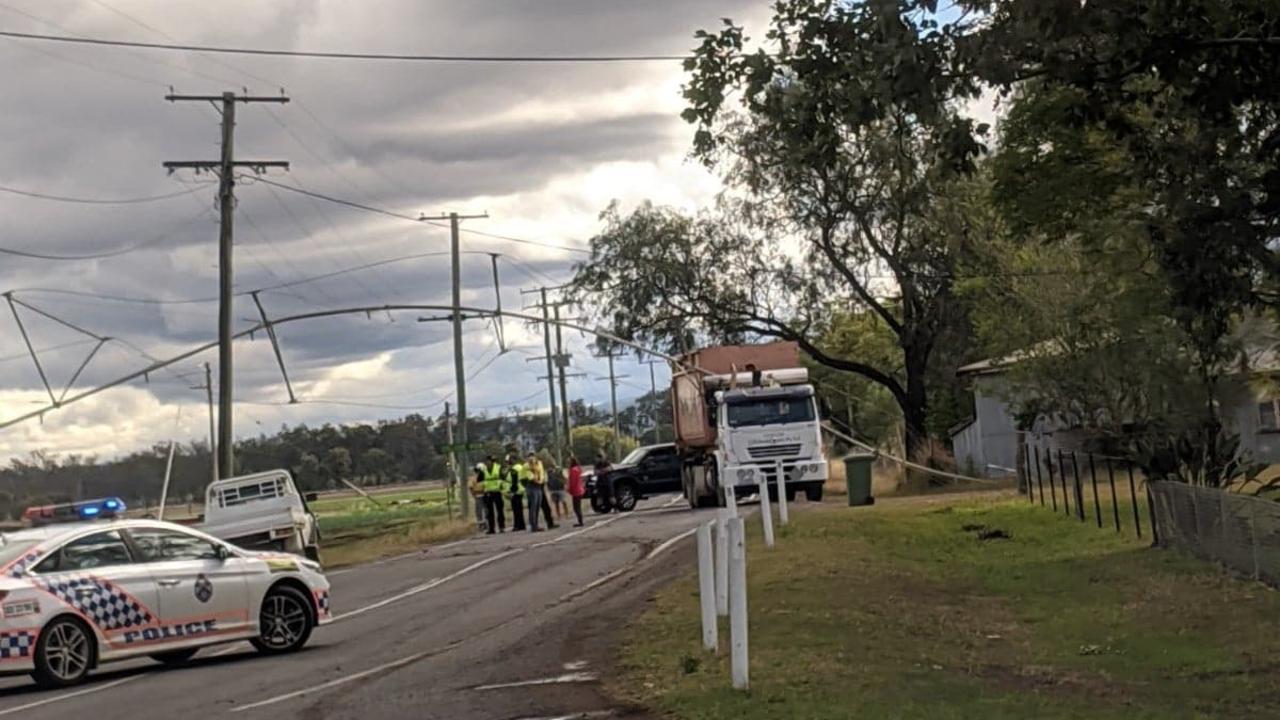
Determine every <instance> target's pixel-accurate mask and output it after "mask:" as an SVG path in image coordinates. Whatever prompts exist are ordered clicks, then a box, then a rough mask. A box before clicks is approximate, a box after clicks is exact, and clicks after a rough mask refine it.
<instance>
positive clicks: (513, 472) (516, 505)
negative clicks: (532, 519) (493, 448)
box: [502, 455, 525, 531]
mask: <svg viewBox="0 0 1280 720" xmlns="http://www.w3.org/2000/svg"><path fill="white" fill-rule="evenodd" d="M502 470H503V472H505V473H506V475H507V484H508V486H509V488H510V489H509V490H508V491H507V496H508V497H510V498H511V519H512V522H511V529H512V531H519V530H524V529H525V524H524V484H523V483H522V482H521V479H520V473H521V470H522V468H521V466H520V463H518V462H516V458H515V456H513V455H507V462H506V464H505V465H504V466H503V468H502Z"/></svg>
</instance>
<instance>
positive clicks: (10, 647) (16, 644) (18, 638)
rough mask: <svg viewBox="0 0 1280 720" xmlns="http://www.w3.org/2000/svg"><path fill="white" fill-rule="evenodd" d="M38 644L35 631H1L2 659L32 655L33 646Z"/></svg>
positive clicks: (0, 655) (0, 649) (0, 646)
mask: <svg viewBox="0 0 1280 720" xmlns="http://www.w3.org/2000/svg"><path fill="white" fill-rule="evenodd" d="M35 646H36V636H35V633H29V632H23V631H21V630H19V631H17V632H0V660H14V659H17V658H24V657H31V652H32V648H34V647H35Z"/></svg>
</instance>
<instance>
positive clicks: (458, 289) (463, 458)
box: [418, 212, 489, 518]
mask: <svg viewBox="0 0 1280 720" xmlns="http://www.w3.org/2000/svg"><path fill="white" fill-rule="evenodd" d="M487 217H489V213H481V214H479V215H459V214H458V213H456V212H451V213H449V214H448V215H437V216H428V215H421V216H419V217H418V220H420V221H422V222H430V221H432V220H448V221H449V256H450V260H451V261H452V262H451V265H452V267H451V272H450V281H451V284H452V286H453V313H452V317H451V319H452V320H453V374H454V395H455V397H456V398H457V400H458V444H459V445H461V449H459V450H457V451H456V454H455V456H454V457H455V458H456V463H455V464H456V465H457V466H458V467H459V468H462V472H463V473H465V472H466V470H465V468H467V467H470V462H469V460H468V458H467V374H466V368H465V366H464V364H463V359H462V320H463V318H462V252H461V249H460V245H461V240H460V238H459V237H458V236H459V234H460V233H461V232H462V227H461V225H462V221H463V220H480V219H484V218H487ZM420 322H421V320H420ZM452 444H453V443H452V442H450V445H452ZM461 476H462V475H461V474H459V477H461ZM458 508H459V509H460V510H461V511H462V517H464V518H465V517H467V513H468V512H469V511H470V510H471V495H470V493H465V492H459V493H458Z"/></svg>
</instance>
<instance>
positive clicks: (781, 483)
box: [777, 460, 791, 525]
mask: <svg viewBox="0 0 1280 720" xmlns="http://www.w3.org/2000/svg"><path fill="white" fill-rule="evenodd" d="M777 463H778V522H779V523H781V524H783V525H786V524H788V523H790V522H791V517H790V513H789V511H788V509H787V472H786V470H784V469H783V468H782V461H781V460H778V461H777Z"/></svg>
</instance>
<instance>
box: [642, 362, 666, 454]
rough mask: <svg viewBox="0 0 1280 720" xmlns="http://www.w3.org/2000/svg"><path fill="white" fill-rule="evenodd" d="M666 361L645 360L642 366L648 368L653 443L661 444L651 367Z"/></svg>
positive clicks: (654, 382) (655, 380) (655, 383)
mask: <svg viewBox="0 0 1280 720" xmlns="http://www.w3.org/2000/svg"><path fill="white" fill-rule="evenodd" d="M665 362H666V360H645V361H644V364H645V365H648V366H649V397H650V398H651V399H652V402H653V412H651V413H650V415H651V420H652V422H653V441H654V442H655V443H660V442H662V433H661V432H659V430H658V381H657V378H656V377H655V376H654V374H653V366H654V365H658V364H661V363H665Z"/></svg>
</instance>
